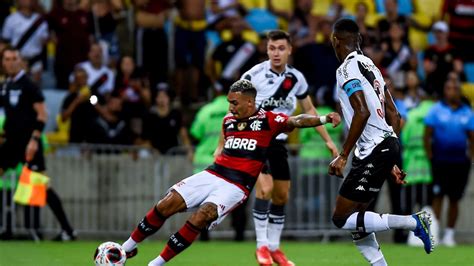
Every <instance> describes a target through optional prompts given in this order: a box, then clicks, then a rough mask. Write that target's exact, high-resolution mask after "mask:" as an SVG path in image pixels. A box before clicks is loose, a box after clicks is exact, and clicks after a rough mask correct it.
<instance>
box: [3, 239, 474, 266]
mask: <svg viewBox="0 0 474 266" xmlns="http://www.w3.org/2000/svg"><path fill="white" fill-rule="evenodd" d="M117 242H121V241H117ZM100 243H101V242H100V241H77V242H70V243H55V242H49V241H45V242H41V243H34V242H28V241H6V242H5V241H3V242H2V241H0V265H1V266H23V265H28V266H30V265H31V266H69V265H71V266H73V265H77V266H87V265H94V263H93V261H92V256H93V253H94V250H95V248H96V247H97V246H98V245H99V244H100ZM164 244H165V242H158V241H145V242H144V243H142V244H140V247H139V253H138V255H137V256H136V257H135V258H133V259H130V260H129V261H128V262H127V266H135V265H141V266H143V265H147V264H148V262H149V261H150V260H152V259H153V258H155V257H156V256H157V255H158V254H159V253H160V251H161V249H162V248H163V246H164ZM283 248H284V250H285V251H286V253H287V255H288V256H289V257H290V258H291V259H292V260H293V261H294V262H295V263H296V265H298V266H303V265H308V266H309V265H320V266H323V265H331V266H334V265H368V263H366V262H365V260H364V259H363V258H362V256H361V255H360V254H359V252H358V251H357V249H356V248H355V247H354V246H353V245H352V244H351V243H350V242H343V243H330V244H321V243H318V242H288V241H285V242H284V244H283ZM254 251H255V243H254V242H251V241H248V242H243V243H236V242H227V241H211V242H207V243H203V242H196V243H195V244H193V245H192V246H191V247H190V248H189V249H187V250H185V251H184V252H183V253H182V254H180V255H179V256H177V257H176V258H175V259H173V260H172V261H171V262H170V263H169V265H170V266H171V265H186V266H187V265H192V266H201V265H203V266H204V265H206V266H220V265H223V266H234V265H235V266H237V265H239V266H241V265H257V264H256V262H255V259H254ZM382 251H383V253H384V255H385V257H386V260H387V262H388V264H389V265H430V266H431V265H443V266H444V265H456V266H464V265H466V266H468V265H474V247H473V246H458V247H455V248H446V247H437V248H436V249H435V251H434V253H432V254H430V255H426V254H425V252H424V251H423V249H422V248H421V247H420V248H417V247H408V246H405V245H394V244H383V243H382Z"/></svg>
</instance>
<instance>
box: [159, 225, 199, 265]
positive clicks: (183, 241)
mask: <svg viewBox="0 0 474 266" xmlns="http://www.w3.org/2000/svg"><path fill="white" fill-rule="evenodd" d="M199 233H201V229H199V228H197V227H196V226H194V225H192V224H191V223H190V222H189V221H187V222H186V224H185V225H184V226H183V227H181V229H179V231H178V232H177V233H175V234H173V235H171V236H170V239H169V241H168V244H167V245H166V247H165V248H164V249H163V251H162V252H161V254H160V256H161V257H162V258H163V259H164V260H165V261H169V260H170V259H172V258H173V257H174V256H176V255H177V254H178V253H180V252H181V251H183V250H185V249H186V248H187V247H189V246H190V245H191V244H192V243H193V241H194V240H195V239H196V238H197V236H198V235H199Z"/></svg>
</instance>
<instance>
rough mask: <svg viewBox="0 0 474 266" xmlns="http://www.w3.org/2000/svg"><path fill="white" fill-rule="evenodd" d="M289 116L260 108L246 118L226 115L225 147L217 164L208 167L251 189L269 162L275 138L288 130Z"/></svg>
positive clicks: (215, 172) (223, 176)
mask: <svg viewBox="0 0 474 266" xmlns="http://www.w3.org/2000/svg"><path fill="white" fill-rule="evenodd" d="M287 119H288V116H286V115H285V114H281V113H280V114H275V113H273V112H267V111H265V110H263V109H260V110H259V111H258V112H257V113H256V114H255V115H253V116H251V117H249V118H247V119H242V120H237V119H235V117H234V116H232V115H227V116H226V117H225V118H224V124H223V132H224V147H223V150H222V153H221V154H220V155H219V156H217V158H216V160H215V161H214V164H212V165H211V166H209V167H208V168H207V171H210V172H212V173H214V174H216V175H217V176H219V177H222V178H224V179H226V180H228V181H230V182H231V183H234V184H236V185H237V186H239V187H241V188H242V189H244V190H245V191H246V192H250V191H251V190H252V188H253V186H254V184H255V182H256V180H257V177H258V175H259V173H260V171H261V170H262V167H263V164H264V162H265V161H266V152H267V148H268V146H269V145H270V142H271V140H272V139H273V138H274V137H275V136H276V135H277V134H279V133H281V132H284V131H286V129H287V123H286V121H287Z"/></svg>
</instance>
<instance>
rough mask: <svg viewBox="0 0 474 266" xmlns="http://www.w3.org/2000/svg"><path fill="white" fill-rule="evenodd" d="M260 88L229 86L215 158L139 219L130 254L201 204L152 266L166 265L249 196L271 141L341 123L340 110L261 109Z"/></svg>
mask: <svg viewBox="0 0 474 266" xmlns="http://www.w3.org/2000/svg"><path fill="white" fill-rule="evenodd" d="M256 94H257V91H256V90H255V87H253V85H252V83H251V82H250V81H247V80H239V81H237V82H235V83H234V84H233V85H232V86H231V87H230V90H229V93H228V95H227V100H228V102H229V112H230V113H229V114H228V115H227V116H225V118H224V122H223V125H222V126H223V128H222V131H223V136H222V137H221V143H220V145H219V147H222V149H221V150H219V151H217V152H216V153H217V156H216V160H215V161H214V163H213V164H212V165H211V166H209V167H208V168H207V169H206V170H204V171H202V172H200V173H197V174H195V175H193V176H190V177H188V178H186V179H184V180H182V181H180V182H178V183H176V184H175V185H174V186H172V187H171V188H170V189H169V191H168V193H167V194H166V196H165V197H164V198H163V199H161V200H160V201H159V202H158V203H157V204H156V205H155V206H153V208H152V209H151V210H150V211H149V212H148V213H147V214H146V216H145V217H144V218H143V219H142V220H141V221H140V223H139V224H138V226H137V227H136V228H135V230H134V231H133V232H132V234H131V236H130V238H129V239H128V240H127V241H125V243H123V248H124V249H125V251H126V252H127V257H129V258H130V257H133V256H134V255H135V254H136V253H137V243H140V242H141V241H143V240H144V239H145V238H146V237H148V236H150V235H152V234H154V233H155V232H157V231H158V230H159V229H160V227H161V226H162V225H163V223H164V222H165V220H166V219H167V218H168V217H170V216H172V215H174V214H175V213H177V212H182V211H185V210H186V209H192V208H196V207H198V209H197V211H195V212H194V213H193V214H192V215H191V216H190V217H189V219H188V220H187V221H186V224H185V225H184V226H183V227H182V228H181V229H180V230H179V231H178V232H176V233H174V234H173V235H171V237H170V239H169V241H168V244H167V245H166V247H165V248H164V249H163V251H162V252H161V254H160V256H158V257H157V258H156V259H154V260H153V261H151V262H150V263H149V264H148V265H149V266H155V265H164V264H165V263H166V262H167V261H169V260H170V259H172V258H173V257H174V256H176V255H177V254H178V253H180V252H181V251H183V250H184V249H186V248H187V247H188V246H190V245H191V243H192V242H193V241H194V239H196V237H197V236H198V235H199V233H200V232H201V231H202V230H204V229H206V228H207V229H209V230H210V229H212V228H214V227H215V226H216V225H217V224H219V223H220V222H221V221H222V220H223V219H224V218H225V217H226V215H227V214H229V213H230V212H231V211H232V210H233V209H234V208H235V207H237V206H238V205H239V204H241V203H242V202H244V201H245V200H247V197H248V195H249V193H250V191H251V190H252V188H253V186H254V185H255V182H256V181H257V178H258V175H259V173H260V171H261V170H262V167H263V165H264V162H265V160H266V150H267V148H268V146H269V145H270V141H271V140H272V139H273V138H274V137H275V136H276V135H278V134H280V133H282V132H288V131H291V130H293V129H294V128H297V127H298V128H302V127H315V126H319V125H322V124H325V123H328V122H329V123H332V124H333V126H337V125H338V124H339V123H340V121H341V118H340V116H339V115H338V114H337V113H329V114H327V115H325V116H314V115H307V114H302V115H298V116H291V117H288V116H287V115H285V114H279V113H273V112H268V111H264V110H262V109H260V110H259V109H257V107H256V106H255V96H256Z"/></svg>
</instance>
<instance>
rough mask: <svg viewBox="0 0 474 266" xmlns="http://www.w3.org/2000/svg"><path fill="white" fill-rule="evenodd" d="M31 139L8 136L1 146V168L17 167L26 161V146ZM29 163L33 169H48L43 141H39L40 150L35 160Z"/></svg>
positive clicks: (39, 170)
mask: <svg viewBox="0 0 474 266" xmlns="http://www.w3.org/2000/svg"><path fill="white" fill-rule="evenodd" d="M29 140H30V139H29V138H21V139H11V138H7V140H6V141H5V142H4V143H3V145H1V146H0V168H2V169H3V170H6V169H8V168H15V167H16V166H17V165H18V164H19V163H24V162H25V152H26V146H27V145H28V142H29ZM28 165H29V167H30V169H31V170H33V171H38V172H42V171H44V170H46V166H45V162H44V154H43V144H42V143H41V141H40V142H39V143H38V151H36V154H35V156H34V157H33V160H31V162H30V163H29V164H28Z"/></svg>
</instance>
